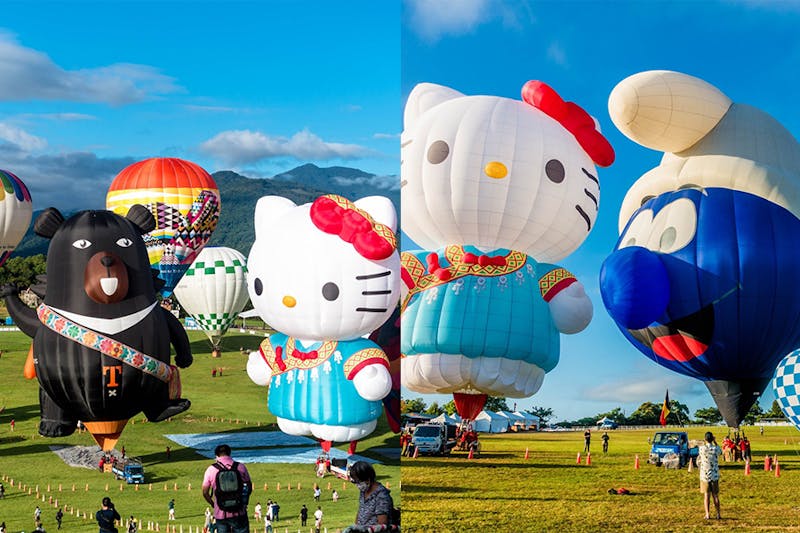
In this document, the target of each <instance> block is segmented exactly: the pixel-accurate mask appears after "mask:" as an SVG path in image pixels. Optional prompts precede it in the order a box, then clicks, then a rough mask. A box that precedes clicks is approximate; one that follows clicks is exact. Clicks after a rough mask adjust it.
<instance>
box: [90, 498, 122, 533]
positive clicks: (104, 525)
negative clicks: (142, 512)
mask: <svg viewBox="0 0 800 533" xmlns="http://www.w3.org/2000/svg"><path fill="white" fill-rule="evenodd" d="M94 518H95V520H97V525H98V526H100V533H118V532H117V527H116V526H115V525H114V522H115V521H117V520H122V517H121V516H120V515H119V513H118V512H117V510H116V509H114V504H113V503H112V502H111V498H109V497H108V496H106V497H105V498H103V507H102V509H100V510H99V511H97V512H96V513H95V514H94Z"/></svg>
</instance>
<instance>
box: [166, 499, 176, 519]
mask: <svg viewBox="0 0 800 533" xmlns="http://www.w3.org/2000/svg"><path fill="white" fill-rule="evenodd" d="M167 507H168V508H169V518H168V520H175V498H172V499H171V500H170V501H169V503H168V504H167Z"/></svg>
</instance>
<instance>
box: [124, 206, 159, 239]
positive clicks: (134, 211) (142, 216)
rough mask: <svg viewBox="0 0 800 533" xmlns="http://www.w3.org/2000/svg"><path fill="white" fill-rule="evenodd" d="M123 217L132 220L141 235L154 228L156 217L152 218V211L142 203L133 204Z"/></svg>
mask: <svg viewBox="0 0 800 533" xmlns="http://www.w3.org/2000/svg"><path fill="white" fill-rule="evenodd" d="M125 218H127V219H128V220H130V221H131V222H133V223H134V224H135V225H136V226H137V227H138V228H139V231H140V232H141V233H142V235H144V234H145V233H150V232H151V231H153V230H154V229H156V219H155V218H153V213H151V212H150V210H149V209H147V208H146V207H145V206H143V205H139V204H133V205H132V206H131V208H130V209H129V210H128V214H127V215H125Z"/></svg>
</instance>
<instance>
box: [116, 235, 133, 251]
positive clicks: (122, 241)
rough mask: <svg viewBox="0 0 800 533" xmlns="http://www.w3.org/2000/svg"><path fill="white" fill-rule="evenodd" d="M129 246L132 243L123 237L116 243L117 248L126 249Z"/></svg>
mask: <svg viewBox="0 0 800 533" xmlns="http://www.w3.org/2000/svg"><path fill="white" fill-rule="evenodd" d="M131 244H133V241H132V240H130V239H126V238H125V237H123V238H121V239H120V240H118V241H117V246H122V247H123V248H127V247H128V246H130V245H131Z"/></svg>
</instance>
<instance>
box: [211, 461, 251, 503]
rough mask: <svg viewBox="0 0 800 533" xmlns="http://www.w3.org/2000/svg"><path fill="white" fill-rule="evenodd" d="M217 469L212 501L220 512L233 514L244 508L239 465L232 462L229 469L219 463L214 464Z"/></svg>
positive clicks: (242, 485)
mask: <svg viewBox="0 0 800 533" xmlns="http://www.w3.org/2000/svg"><path fill="white" fill-rule="evenodd" d="M214 467H215V468H216V469H217V477H216V485H215V486H214V499H215V500H216V502H217V507H219V508H220V510H222V511H226V512H229V513H235V512H237V511H241V510H242V509H243V508H244V495H243V493H244V482H243V481H242V475H241V474H240V473H239V463H237V462H236V461H234V462H233V464H232V465H231V467H230V469H228V468H225V466H224V465H222V464H221V463H214Z"/></svg>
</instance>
